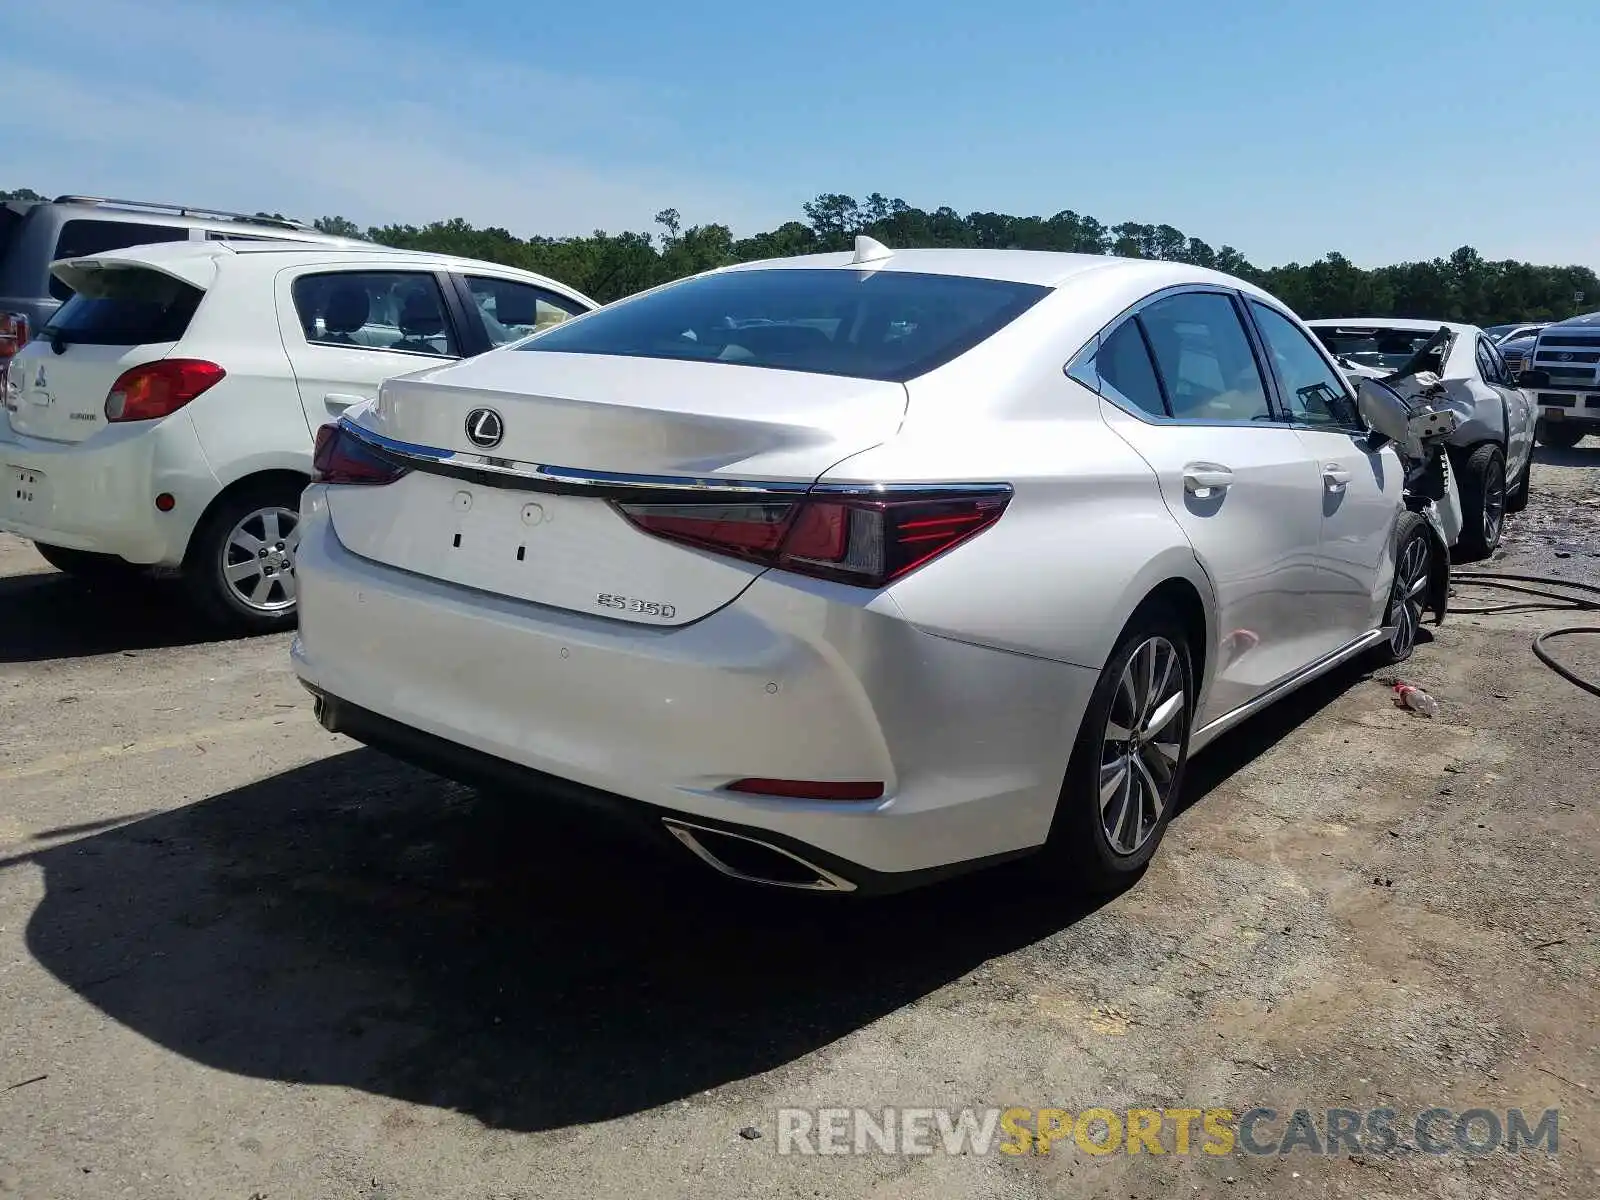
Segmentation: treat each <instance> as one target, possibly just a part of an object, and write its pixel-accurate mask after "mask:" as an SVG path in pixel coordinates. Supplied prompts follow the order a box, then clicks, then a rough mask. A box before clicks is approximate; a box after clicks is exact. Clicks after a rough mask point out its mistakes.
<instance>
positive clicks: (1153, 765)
mask: <svg viewBox="0 0 1600 1200" xmlns="http://www.w3.org/2000/svg"><path fill="white" fill-rule="evenodd" d="M1162 642H1164V643H1165V644H1166V646H1168V647H1170V648H1171V650H1172V652H1173V660H1172V670H1173V671H1174V672H1175V673H1176V674H1177V676H1178V679H1179V680H1181V689H1182V691H1181V695H1182V697H1183V699H1182V703H1181V707H1180V709H1179V711H1178V713H1177V715H1176V717H1175V718H1174V719H1173V721H1172V722H1169V723H1168V724H1166V725H1164V726H1163V727H1162V728H1161V729H1159V730H1155V731H1153V732H1154V733H1163V732H1164V733H1165V734H1167V735H1168V736H1167V737H1165V738H1156V737H1153V736H1149V734H1150V733H1151V732H1152V731H1149V730H1148V729H1146V730H1145V731H1142V732H1143V734H1144V737H1143V741H1142V743H1135V742H1133V741H1127V742H1120V740H1119V739H1116V738H1114V736H1113V727H1112V726H1111V724H1110V723H1111V721H1112V720H1113V718H1114V717H1115V718H1117V719H1118V722H1119V724H1120V723H1121V722H1123V721H1128V718H1129V714H1130V712H1131V710H1130V708H1129V703H1130V701H1129V697H1128V693H1127V692H1125V691H1124V684H1123V679H1124V676H1125V674H1126V673H1127V672H1128V670H1129V665H1130V663H1132V662H1133V660H1134V657H1135V655H1136V654H1140V653H1143V652H1145V649H1146V647H1148V646H1150V645H1151V644H1153V643H1162ZM1160 654H1161V652H1160V651H1157V657H1156V660H1155V662H1156V664H1157V667H1156V670H1157V671H1158V672H1159V671H1160V670H1161V668H1160V666H1159V664H1160V663H1161V662H1162V658H1161V656H1160ZM1192 661H1193V656H1192V654H1191V652H1190V648H1189V634H1188V630H1187V628H1186V626H1185V625H1184V622H1183V621H1182V620H1181V619H1180V618H1179V617H1178V615H1177V614H1176V613H1175V612H1173V611H1172V610H1171V609H1170V608H1168V607H1167V606H1165V605H1159V604H1151V605H1148V606H1146V607H1145V608H1142V609H1140V611H1139V612H1137V613H1135V614H1134V616H1133V619H1132V620H1130V621H1129V622H1128V626H1127V628H1126V629H1125V630H1123V633H1122V637H1121V638H1120V639H1119V640H1118V641H1117V645H1116V648H1115V649H1114V650H1112V652H1111V657H1110V659H1109V660H1108V661H1107V662H1106V666H1105V670H1104V671H1102V672H1101V673H1100V679H1099V681H1098V682H1097V683H1096V684H1095V688H1094V692H1093V694H1092V695H1091V697H1090V699H1089V707H1088V710H1087V711H1086V712H1085V713H1084V716H1083V723H1082V725H1081V726H1080V727H1079V730H1078V737H1077V741H1076V742H1075V743H1074V745H1073V750H1072V759H1071V761H1070V763H1069V764H1068V766H1067V773H1066V778H1065V779H1064V780H1063V782H1062V786H1061V795H1060V797H1059V798H1058V799H1057V801H1056V814H1055V820H1054V822H1053V823H1052V826H1051V830H1050V841H1049V844H1048V845H1047V847H1046V852H1045V855H1044V858H1043V859H1042V864H1041V865H1043V866H1044V868H1045V869H1046V870H1047V871H1049V872H1050V873H1051V875H1052V876H1053V877H1054V878H1056V879H1058V880H1063V881H1064V882H1066V883H1067V884H1068V885H1069V886H1071V887H1073V888H1075V889H1080V890H1083V891H1085V892H1089V893H1091V894H1104V893H1108V892H1114V891H1119V890H1121V889H1122V888H1125V887H1127V886H1128V885H1129V884H1131V883H1132V882H1134V881H1135V880H1136V879H1137V878H1138V877H1139V875H1140V873H1141V872H1142V871H1143V870H1144V868H1145V865H1146V864H1147V863H1148V862H1149V861H1150V859H1151V857H1152V856H1153V855H1154V854H1155V852H1156V848H1157V847H1158V846H1159V845H1160V844H1161V839H1162V837H1163V836H1164V835H1165V833H1166V829H1167V824H1168V822H1169V821H1170V820H1171V819H1172V813H1173V810H1174V808H1176V806H1177V804H1178V801H1179V800H1180V798H1181V797H1182V794H1183V775H1184V768H1185V767H1186V766H1187V765H1188V761H1189V730H1190V725H1191V722H1192V720H1193V717H1194V703H1195V691H1196V689H1195V682H1194V672H1193V668H1192V666H1191V663H1192ZM1166 702H1170V697H1168V700H1167V701H1166ZM1152 707H1156V708H1159V707H1160V706H1159V705H1156V706H1152ZM1127 728H1128V729H1130V730H1134V731H1135V732H1140V731H1138V730H1136V728H1135V725H1134V723H1133V722H1132V721H1129V723H1128V726H1127ZM1164 745H1171V746H1174V747H1175V748H1176V753H1175V756H1173V757H1172V758H1171V759H1170V761H1169V760H1168V756H1167V755H1166V754H1164V753H1163V752H1162V751H1161V749H1160V747H1161V746H1164ZM1119 748H1120V749H1121V750H1122V751H1123V754H1122V758H1123V759H1125V760H1126V762H1127V763H1128V764H1129V765H1128V766H1127V767H1126V771H1125V773H1126V780H1127V784H1126V789H1125V788H1124V787H1117V790H1116V791H1115V792H1114V793H1113V794H1112V796H1111V799H1110V800H1109V801H1108V802H1107V803H1106V804H1102V801H1101V795H1102V784H1103V782H1106V781H1107V780H1110V781H1111V782H1110V783H1108V784H1107V786H1114V785H1115V778H1116V777H1114V776H1112V775H1108V774H1107V772H1108V771H1112V770H1114V768H1115V765H1116V761H1117V756H1118V750H1119ZM1136 755H1137V757H1138V759H1140V760H1142V761H1143V763H1144V771H1143V772H1142V774H1136V773H1135V767H1134V765H1133V764H1134V762H1135V756H1136ZM1108 758H1109V759H1110V762H1109V764H1108ZM1162 766H1166V767H1167V768H1168V770H1169V773H1168V774H1167V776H1166V778H1165V779H1164V780H1163V779H1160V772H1159V768H1160V767H1162ZM1144 779H1148V780H1150V781H1156V782H1158V783H1159V784H1160V785H1163V786H1165V788H1166V798H1165V802H1164V803H1163V804H1162V806H1161V808H1160V810H1159V812H1158V813H1156V814H1155V819H1154V821H1153V822H1152V823H1151V825H1150V827H1149V828H1148V829H1147V830H1146V831H1145V832H1144V833H1143V840H1142V841H1140V842H1139V843H1138V844H1137V845H1135V846H1133V847H1132V849H1131V851H1130V850H1128V849H1127V848H1119V847H1118V846H1117V845H1115V844H1113V833H1112V832H1110V831H1108V830H1107V823H1108V822H1110V823H1112V824H1116V821H1117V814H1118V812H1119V811H1120V812H1121V813H1122V814H1123V815H1124V816H1125V817H1126V818H1128V819H1132V817H1131V814H1132V811H1133V810H1132V809H1131V808H1130V807H1128V806H1129V805H1130V804H1131V802H1132V801H1133V799H1134V797H1133V796H1132V791H1133V790H1135V789H1137V788H1139V787H1140V785H1141V783H1142V780H1144ZM1147 795H1148V793H1146V792H1143V791H1141V792H1140V796H1139V797H1138V799H1139V800H1140V801H1143V800H1144V799H1145V798H1146V797H1147ZM1119 806H1121V807H1120V808H1119ZM1148 811H1149V809H1148V806H1145V805H1144V804H1142V803H1141V805H1140V808H1139V809H1138V814H1139V816H1140V817H1143V816H1145V815H1147V814H1148ZM1118 828H1119V829H1123V828H1125V825H1118ZM1140 828H1141V829H1144V827H1143V826H1142V825H1141V826H1140ZM1124 840H1125V841H1131V840H1132V839H1131V838H1130V837H1129V836H1128V835H1126V834H1125V835H1124Z"/></svg>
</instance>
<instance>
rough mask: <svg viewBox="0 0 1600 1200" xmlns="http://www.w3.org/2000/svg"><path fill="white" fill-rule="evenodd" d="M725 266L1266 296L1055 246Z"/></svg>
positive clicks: (1198, 273) (1174, 268)
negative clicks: (1111, 283) (1120, 280)
mask: <svg viewBox="0 0 1600 1200" xmlns="http://www.w3.org/2000/svg"><path fill="white" fill-rule="evenodd" d="M722 269H723V270H725V271H767V270H802V269H811V270H857V271H861V270H882V271H905V272H916V273H921V274H927V275H965V276H969V277H971V278H975V279H998V280H1005V281H1007V282H1010V283H1031V284H1038V285H1041V286H1044V287H1061V286H1062V285H1063V284H1065V283H1068V282H1069V281H1072V280H1074V279H1077V278H1079V277H1081V276H1084V275H1088V274H1090V273H1094V274H1095V275H1096V276H1097V278H1098V280H1099V281H1101V282H1104V281H1105V280H1106V276H1108V275H1111V274H1120V275H1123V276H1126V277H1128V278H1129V279H1135V278H1137V279H1140V280H1143V281H1146V282H1148V283H1150V284H1152V285H1153V287H1158V288H1159V287H1166V286H1170V285H1172V284H1179V283H1215V284H1220V285H1222V286H1225V287H1231V288H1240V289H1243V290H1245V291H1249V292H1251V293H1252V294H1259V295H1262V296H1266V293H1265V292H1260V291H1259V289H1257V288H1254V287H1251V286H1250V285H1249V284H1248V283H1245V282H1244V281H1243V280H1240V279H1235V278H1234V277H1233V276H1231V275H1224V274H1222V273H1221V272H1219V271H1211V270H1208V269H1206V268H1205V267H1196V266H1191V265H1189V264H1187V263H1178V262H1167V261H1164V260H1160V259H1148V258H1117V257H1114V256H1112V255H1109V254H1068V253H1063V252H1060V251H1055V250H971V249H925V250H893V251H890V252H889V254H888V255H887V256H886V257H882V258H875V259H873V260H872V261H869V262H858V261H857V259H856V256H855V255H854V254H852V253H851V252H849V251H843V252H840V253H834V254H804V255H800V256H798V257H795V258H769V259H760V260H757V261H755V262H747V263H737V264H735V265H733V266H730V267H724V268H722Z"/></svg>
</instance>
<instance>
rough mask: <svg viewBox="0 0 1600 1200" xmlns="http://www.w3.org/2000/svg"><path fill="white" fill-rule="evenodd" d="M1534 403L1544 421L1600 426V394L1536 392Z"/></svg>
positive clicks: (1578, 390)
mask: <svg viewBox="0 0 1600 1200" xmlns="http://www.w3.org/2000/svg"><path fill="white" fill-rule="evenodd" d="M1534 403H1535V404H1536V405H1537V406H1538V409H1539V416H1540V418H1541V419H1543V420H1547V421H1552V422H1556V423H1560V424H1572V425H1589V426H1593V425H1600V392H1592V391H1587V392H1586V391H1582V390H1580V389H1576V388H1574V389H1569V390H1561V389H1559V388H1552V389H1551V390H1550V391H1548V392H1545V391H1541V392H1535V393H1534Z"/></svg>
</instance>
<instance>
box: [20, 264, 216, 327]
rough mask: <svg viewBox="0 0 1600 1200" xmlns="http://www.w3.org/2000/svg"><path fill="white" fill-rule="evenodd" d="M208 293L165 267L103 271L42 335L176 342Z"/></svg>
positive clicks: (91, 279)
mask: <svg viewBox="0 0 1600 1200" xmlns="http://www.w3.org/2000/svg"><path fill="white" fill-rule="evenodd" d="M204 296H205V293H204V292H203V291H201V290H200V289H199V288H197V287H194V286H193V285H191V284H187V283H184V282H183V281H182V280H180V279H174V278H173V277H172V276H170V275H163V274H162V273H161V272H160V271H147V270H144V269H142V268H126V269H119V270H113V271H99V272H96V273H95V274H94V275H93V276H91V277H90V280H89V282H87V283H85V285H84V288H83V290H82V291H80V292H77V293H76V294H74V295H73V296H72V298H71V299H70V300H68V301H67V302H66V303H65V304H63V305H62V306H61V307H60V308H58V309H56V311H55V313H54V315H53V316H51V318H50V323H49V324H48V325H46V326H45V327H44V329H43V330H41V331H40V336H41V337H43V338H52V339H59V340H61V341H63V342H75V343H78V344H80V345H87V346H143V345H147V344H149V343H153V342H175V341H177V340H178V339H179V338H181V337H182V336H183V335H184V332H185V331H186V330H187V329H188V328H189V319H190V318H191V317H193V316H194V312H195V309H197V308H198V307H199V306H200V301H201V299H202V298H204Z"/></svg>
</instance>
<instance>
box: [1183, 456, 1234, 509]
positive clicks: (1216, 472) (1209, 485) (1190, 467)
mask: <svg viewBox="0 0 1600 1200" xmlns="http://www.w3.org/2000/svg"><path fill="white" fill-rule="evenodd" d="M1232 483H1233V472H1232V471H1231V470H1229V469H1228V468H1227V467H1224V466H1222V465H1221V464H1220V463H1209V462H1194V463H1189V464H1187V465H1186V466H1185V467H1184V468H1183V490H1184V491H1186V492H1188V493H1189V494H1190V495H1191V496H1193V497H1195V498H1196V499H1197V500H1207V499H1209V498H1210V497H1211V494H1212V493H1213V492H1221V491H1226V490H1227V489H1228V487H1229V486H1230V485H1231V484H1232Z"/></svg>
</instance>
